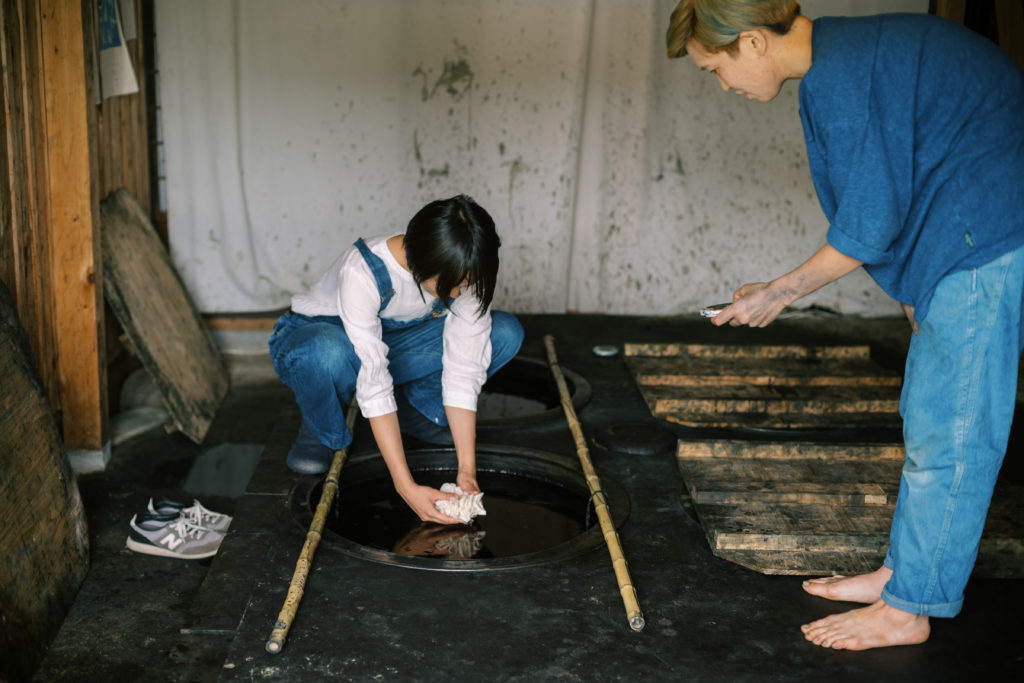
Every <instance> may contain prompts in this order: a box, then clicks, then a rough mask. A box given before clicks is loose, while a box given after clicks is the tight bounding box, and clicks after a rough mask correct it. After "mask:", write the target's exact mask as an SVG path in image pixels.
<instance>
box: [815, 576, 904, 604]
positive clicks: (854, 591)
mask: <svg viewBox="0 0 1024 683" xmlns="http://www.w3.org/2000/svg"><path fill="white" fill-rule="evenodd" d="M890 576H892V570H891V569H888V568H886V567H879V568H878V569H876V570H875V571H873V572H871V573H870V574H858V575H857V576H827V577H824V578H821V579H809V580H807V581H804V583H803V589H804V590H805V591H807V592H808V593H810V594H811V595H817V596H818V597H820V598H828V599H829V600H840V601H842V602H863V603H864V604H865V605H870V604H871V603H873V602H875V601H877V600H879V599H881V597H882V589H883V588H885V584H886V583H888V582H889V577H890Z"/></svg>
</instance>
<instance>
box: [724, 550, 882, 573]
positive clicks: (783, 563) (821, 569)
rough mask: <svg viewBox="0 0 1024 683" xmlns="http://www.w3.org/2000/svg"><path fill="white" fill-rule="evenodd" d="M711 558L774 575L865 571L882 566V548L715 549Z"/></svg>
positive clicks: (871, 570)
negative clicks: (839, 550) (848, 550)
mask: <svg viewBox="0 0 1024 683" xmlns="http://www.w3.org/2000/svg"><path fill="white" fill-rule="evenodd" d="M713 554H714V555H715V557H720V558H722V559H723V560H728V561H729V562H733V563H735V564H738V565H740V566H742V567H746V568H747V569H753V570H754V571H756V572H760V573H762V574H769V575H775V576H832V575H833V574H844V575H846V576H850V575H853V574H867V573H869V572H873V571H875V570H876V569H878V568H879V567H880V566H882V561H883V560H884V559H885V551H874V552H858V553H832V552H801V551H787V550H715V551H713Z"/></svg>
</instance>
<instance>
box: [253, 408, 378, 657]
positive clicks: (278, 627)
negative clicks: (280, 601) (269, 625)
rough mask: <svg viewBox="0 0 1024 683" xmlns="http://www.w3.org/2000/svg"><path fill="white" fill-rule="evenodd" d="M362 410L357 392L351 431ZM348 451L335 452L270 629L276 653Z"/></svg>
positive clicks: (294, 609) (347, 418)
mask: <svg viewBox="0 0 1024 683" xmlns="http://www.w3.org/2000/svg"><path fill="white" fill-rule="evenodd" d="M358 414H359V406H358V405H357V404H356V399H355V396H353V397H352V400H351V401H350V402H349V404H348V413H347V414H346V415H345V423H346V424H347V425H348V430H349V432H351V431H352V428H353V427H354V426H355V423H356V416H357V415H358ZM347 455H348V446H345V447H344V448H342V449H341V450H340V451H335V452H334V460H332V461H331V468H330V469H329V470H328V471H327V478H326V479H325V480H324V489H323V491H321V493H320V502H319V503H318V504H317V506H316V514H315V515H314V516H313V522H312V523H311V524H310V525H309V532H308V533H307V534H306V542H305V543H304V544H303V546H302V552H301V553H299V559H298V561H297V562H296V563H295V572H294V573H293V574H292V582H291V584H290V585H289V586H288V595H287V596H285V599H284V605H283V606H282V607H281V613H280V614H279V615H278V616H277V622H276V623H275V624H274V630H273V631H271V632H270V639H269V640H267V652H269V653H270V654H272V655H276V654H277V653H279V652H280V651H281V649H282V648H283V647H284V643H285V640H286V639H287V638H288V631H289V630H290V629H291V627H292V620H293V619H294V618H295V613H296V612H297V611H298V610H299V602H300V601H301V600H302V594H303V592H305V590H306V577H307V576H308V575H309V568H310V566H311V565H312V564H313V555H315V554H316V547H317V546H318V545H320V538H321V534H322V533H323V530H324V522H325V521H326V520H327V513H328V512H329V511H330V509H331V505H332V504H333V503H334V494H335V492H336V491H337V489H338V478H339V477H340V476H341V468H342V467H343V466H344V464H345V458H346V456H347Z"/></svg>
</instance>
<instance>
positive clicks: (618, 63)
mask: <svg viewBox="0 0 1024 683" xmlns="http://www.w3.org/2000/svg"><path fill="white" fill-rule="evenodd" d="M674 5H675V1H674V0H633V1H630V2H626V1H624V0H560V1H559V2H550V1H549V0H514V1H511V2H509V1H502V2H498V1H496V0H289V1H288V2H285V1H284V0H218V1H216V2H209V1H208V0H157V2H156V33H157V36H156V45H157V66H158V71H159V90H160V103H161V115H162V137H163V144H164V150H165V152H164V153H165V159H166V161H165V166H166V196H167V207H166V208H167V211H168V226H169V234H170V241H171V251H172V257H173V259H174V262H175V264H176V266H177V267H178V269H179V272H180V273H181V275H182V278H183V279H184V281H185V283H186V285H187V286H188V288H189V290H190V291H191V293H192V295H193V297H194V298H195V300H196V302H197V305H198V306H199V308H200V310H202V311H204V312H248V311H264V310H272V309H276V308H281V307H284V306H287V305H288V302H289V296H290V294H291V293H293V292H296V291H299V290H301V289H304V288H305V287H308V286H309V285H310V284H311V283H312V282H313V281H315V280H316V279H317V278H318V277H319V276H320V274H321V273H322V271H323V269H324V268H326V267H327V266H328V265H329V264H330V263H331V261H333V259H334V258H335V257H336V256H337V255H338V254H339V253H340V252H341V251H342V250H343V249H345V248H346V247H347V246H348V245H350V244H351V243H352V242H353V241H354V240H355V238H356V237H359V236H371V235H375V234H382V233H385V232H400V231H402V230H403V229H404V226H405V224H406V223H407V222H408V219H409V218H410V217H411V216H412V214H413V213H414V212H415V211H416V210H417V209H418V208H419V207H420V206H422V205H423V204H425V203H426V202H427V201H430V200H431V199H435V198H438V197H445V196H450V195H453V194H457V193H460V192H465V193H468V194H470V195H472V196H473V197H474V198H475V199H476V200H477V201H478V202H479V203H480V204H481V205H482V206H484V207H485V208H486V209H487V210H488V211H489V212H490V213H491V215H492V216H493V217H494V219H495V221H496V223H497V225H498V230H499V234H500V235H501V237H502V241H503V247H502V271H501V276H500V278H499V291H498V293H497V296H496V299H495V305H496V306H497V307H499V308H504V309H506V310H511V311H515V312H524V313H526V312H531V313H539V312H563V311H567V310H574V311H581V312H604V313H628V314H676V313H690V312H693V311H695V310H696V309H697V308H699V307H700V306H701V305H704V304H708V303H713V302H717V301H725V300H727V299H728V298H729V295H730V293H731V292H732V290H733V289H735V288H736V287H738V286H739V285H741V284H743V283H745V282H749V281H756V280H764V279H769V278H771V277H774V276H776V275H779V274H781V273H783V272H785V271H787V270H789V269H791V268H793V267H795V266H796V265H798V264H799V263H800V262H801V261H802V260H803V259H805V258H806V257H807V256H809V255H810V254H811V253H812V252H813V251H814V250H815V249H817V248H818V247H819V246H820V245H821V244H822V243H823V241H824V234H825V229H826V225H825V221H824V217H823V215H822V213H821V210H820V209H819V207H818V203H817V199H816V197H815V195H814V189H813V185H812V183H811V180H810V177H809V171H808V168H807V161H806V153H805V151H804V146H803V137H802V132H801V128H800V121H799V116H798V110H797V99H796V85H795V84H787V85H786V86H785V87H784V88H783V92H782V94H781V95H780V96H779V97H778V98H776V99H775V100H774V101H773V102H771V103H768V104H760V103H751V102H747V101H746V100H744V99H741V98H735V97H731V96H729V95H727V94H726V93H723V92H722V91H721V89H720V88H719V86H718V84H717V81H715V80H714V79H713V77H710V76H708V75H707V74H704V73H702V72H700V71H699V70H697V69H696V68H694V67H693V65H692V63H690V62H689V61H688V60H672V61H670V60H668V59H666V57H665V51H664V34H665V29H666V27H667V22H668V16H669V14H670V13H671V10H672V8H673V7H674ZM927 5H928V2H927V0H886V1H883V0H858V1H856V2H854V1H849V2H841V1H838V0H805V1H804V2H803V3H802V6H803V9H804V13H805V14H807V15H808V16H811V17H815V16H821V15H824V14H865V13H871V12H877V11H926V10H927ZM811 303H816V304H818V305H822V306H827V307H829V308H831V309H834V310H837V311H840V312H843V313H852V314H867V315H871V314H878V313H894V312H898V307H897V306H895V304H894V303H893V302H891V301H890V300H889V299H888V298H887V297H886V296H885V295H884V294H882V292H881V291H880V290H879V289H878V288H877V286H875V285H874V283H872V282H871V281H870V279H869V278H867V276H866V275H864V274H863V273H862V272H857V273H854V274H853V275H851V276H848V277H847V278H844V279H843V280H841V281H840V282H838V283H835V284H833V285H830V286H829V287H826V288H824V289H823V290H821V291H820V292H818V293H816V294H815V295H812V297H808V298H807V299H805V300H803V301H802V302H801V304H802V305H809V304H811Z"/></svg>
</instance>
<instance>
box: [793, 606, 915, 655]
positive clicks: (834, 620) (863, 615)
mask: <svg viewBox="0 0 1024 683" xmlns="http://www.w3.org/2000/svg"><path fill="white" fill-rule="evenodd" d="M800 630H801V631H803V632H804V638H806V639H807V640H809V641H811V642H812V643H814V644H815V645H820V646H822V647H829V648H832V649H833V650H867V649H870V648H873V647H889V646H892V645H916V644H917V643H923V642H924V641H926V640H928V635H929V634H930V633H931V626H930V625H929V623H928V617H926V616H922V615H919V614H911V613H910V612H904V611H903V610H899V609H896V608H895V607H890V606H889V605H887V604H885V603H884V602H882V601H881V600H879V601H878V602H875V603H874V604H871V605H868V606H867V607H859V608H857V609H854V610H850V611H849V612H843V613H842V614H833V615H831V616H828V617H825V618H824V619H819V620H818V621H815V622H812V623H810V624H804V625H803V626H801V627H800Z"/></svg>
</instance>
